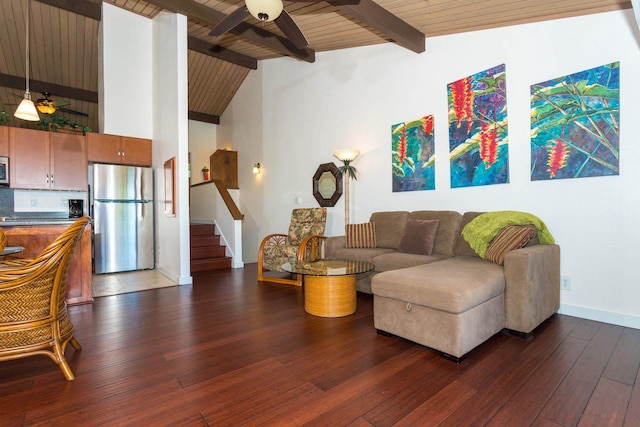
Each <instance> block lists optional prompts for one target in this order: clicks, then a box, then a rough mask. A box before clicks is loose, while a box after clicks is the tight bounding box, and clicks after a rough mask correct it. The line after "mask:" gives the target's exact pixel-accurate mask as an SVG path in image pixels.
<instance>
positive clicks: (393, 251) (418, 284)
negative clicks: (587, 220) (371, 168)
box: [325, 210, 560, 361]
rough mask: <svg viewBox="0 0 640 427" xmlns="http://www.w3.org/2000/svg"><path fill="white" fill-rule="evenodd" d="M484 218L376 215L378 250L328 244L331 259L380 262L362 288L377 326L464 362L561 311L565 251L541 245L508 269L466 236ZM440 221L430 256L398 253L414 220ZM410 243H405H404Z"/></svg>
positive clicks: (519, 252) (511, 260) (518, 253)
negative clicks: (499, 337)
mask: <svg viewBox="0 0 640 427" xmlns="http://www.w3.org/2000/svg"><path fill="white" fill-rule="evenodd" d="M480 214H481V213H480V212H467V213H465V214H464V215H462V214H460V213H458V212H454V211H429V210H424V211H414V212H406V211H393V212H375V213H373V214H372V215H371V219H370V222H372V223H374V225H375V235H376V239H377V245H376V247H374V248H366V249H353V248H347V247H346V238H345V236H336V237H328V238H327V239H326V240H325V257H326V258H333V259H338V258H344V259H354V260H365V261H370V262H373V263H374V265H375V269H374V270H373V271H372V272H369V273H365V274H361V275H358V277H357V289H358V291H361V292H366V293H372V294H373V296H374V326H375V327H376V329H377V330H378V331H379V332H382V333H387V334H393V335H397V336H400V337H403V338H406V339H409V340H411V341H414V342H417V343H419V344H422V345H425V346H427V347H430V348H433V349H436V350H438V351H440V352H442V354H443V355H444V356H445V357H448V358H451V359H453V360H456V361H459V360H460V359H461V358H463V357H464V356H465V355H466V354H467V353H468V352H469V351H470V350H472V349H473V348H475V347H476V346H478V345H479V344H481V343H483V342H484V341H486V340H487V339H488V338H490V337H491V336H493V335H494V334H496V333H498V332H500V331H501V330H503V329H506V330H508V331H509V332H512V333H515V334H517V335H521V336H525V337H526V336H529V335H530V334H531V333H532V331H533V330H534V329H535V328H536V327H537V326H538V325H539V324H540V323H542V322H543V321H544V320H546V319H547V318H549V317H550V316H552V315H553V314H554V313H555V312H556V311H557V310H558V308H559V305H560V248H559V246H557V245H555V244H544V245H543V244H538V240H537V238H536V237H534V238H533V239H531V241H530V242H529V243H528V244H527V246H525V247H523V248H521V249H516V250H512V251H509V252H507V253H506V256H505V257H504V266H503V265H499V264H496V263H494V262H491V261H487V260H485V259H482V258H481V257H480V256H479V255H478V254H477V253H476V251H474V250H473V249H471V247H470V246H469V244H468V243H467V242H466V240H465V239H464V238H463V237H462V235H461V232H462V230H463V228H464V227H465V225H466V224H468V223H469V222H470V221H472V220H473V219H474V218H476V217H478V216H479V215H480ZM410 219H417V220H438V227H437V231H436V234H435V239H434V241H433V250H432V253H431V254H430V255H426V254H416V253H404V252H401V251H399V250H398V249H399V247H400V243H401V239H402V237H403V233H404V229H405V226H406V224H407V221H409V220H410ZM405 238H406V237H405Z"/></svg>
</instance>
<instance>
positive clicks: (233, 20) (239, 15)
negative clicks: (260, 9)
mask: <svg viewBox="0 0 640 427" xmlns="http://www.w3.org/2000/svg"><path fill="white" fill-rule="evenodd" d="M247 16H249V9H247V8H246V7H244V6H242V7H240V8H238V9H236V10H234V11H233V12H231V13H230V14H229V15H227V17H226V18H224V19H223V20H222V21H220V22H218V25H216V26H215V27H214V28H213V30H211V32H210V33H209V35H210V36H212V37H218V36H221V35H223V34H224V33H226V32H227V31H229V30H230V29H232V28H234V27H235V26H236V25H238V24H239V23H241V22H242V21H244V18H246V17H247Z"/></svg>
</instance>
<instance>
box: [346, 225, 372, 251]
mask: <svg viewBox="0 0 640 427" xmlns="http://www.w3.org/2000/svg"><path fill="white" fill-rule="evenodd" d="M345 239H346V243H345V246H346V247H347V248H348V249H366V248H375V247H377V243H376V228H375V225H374V223H372V222H365V223H364V224H347V225H346V227H345Z"/></svg>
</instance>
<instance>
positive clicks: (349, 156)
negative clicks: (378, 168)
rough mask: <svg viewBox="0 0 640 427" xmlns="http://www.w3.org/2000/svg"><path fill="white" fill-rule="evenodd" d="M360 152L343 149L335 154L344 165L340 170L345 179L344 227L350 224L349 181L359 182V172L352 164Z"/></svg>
mask: <svg viewBox="0 0 640 427" xmlns="http://www.w3.org/2000/svg"><path fill="white" fill-rule="evenodd" d="M358 154H360V151H358V150H352V149H350V148H342V149H340V150H336V151H334V152H333V156H334V157H335V158H336V159H338V160H340V161H341V162H342V163H343V166H340V167H339V168H338V171H339V172H340V176H341V177H344V225H345V227H346V226H347V224H349V181H350V180H351V178H353V179H355V180H357V179H358V178H356V173H357V172H358V171H357V170H356V168H355V167H353V166H352V165H351V162H352V161H354V160H355V158H356V157H358Z"/></svg>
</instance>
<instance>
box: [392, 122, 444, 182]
mask: <svg viewBox="0 0 640 427" xmlns="http://www.w3.org/2000/svg"><path fill="white" fill-rule="evenodd" d="M391 165H392V172H393V174H392V184H393V185H392V187H393V191H394V192H397V191H419V190H433V189H434V188H435V170H434V168H435V156H434V137H433V116H424V117H422V118H420V119H417V120H412V121H409V122H404V123H398V124H396V125H393V126H391Z"/></svg>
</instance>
